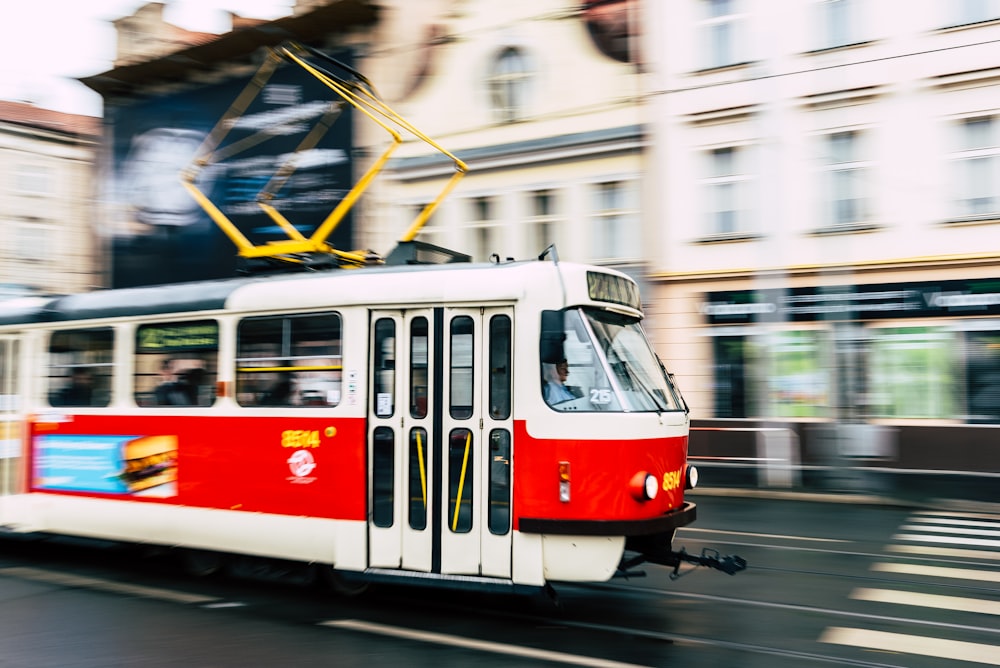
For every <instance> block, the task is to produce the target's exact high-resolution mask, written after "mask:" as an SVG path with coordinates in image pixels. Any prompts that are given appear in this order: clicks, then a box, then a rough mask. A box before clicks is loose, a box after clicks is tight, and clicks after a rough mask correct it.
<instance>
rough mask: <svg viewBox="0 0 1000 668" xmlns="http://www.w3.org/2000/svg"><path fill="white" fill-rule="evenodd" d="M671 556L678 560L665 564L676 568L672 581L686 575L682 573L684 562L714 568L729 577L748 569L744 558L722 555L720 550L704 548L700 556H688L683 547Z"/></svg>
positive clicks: (671, 574) (671, 576)
mask: <svg viewBox="0 0 1000 668" xmlns="http://www.w3.org/2000/svg"><path fill="white" fill-rule="evenodd" d="M670 555H671V556H672V557H673V558H674V559H675V560H676V561H675V563H673V564H665V565H667V566H670V565H673V567H674V570H673V572H671V573H670V579H671V580H676V579H677V578H679V577H681V576H682V575H685V573H681V572H680V570H681V564H682V563H684V562H687V563H689V564H694V565H695V566H706V567H708V568H714V569H716V570H719V571H722V572H723V573H726V574H728V575H735V574H737V573H739V572H740V571H745V570H746V568H747V560H746V559H744V558H743V557H741V556H739V555H736V554H731V555H721V554H719V551H718V550H716V549H713V548H711V547H704V548H702V550H701V554H700V555H694V554H688V553H687V551H686V550H685V549H684V548H683V547H682V548H681V549H680V551H679V552H671V553H670ZM688 573H690V571H688Z"/></svg>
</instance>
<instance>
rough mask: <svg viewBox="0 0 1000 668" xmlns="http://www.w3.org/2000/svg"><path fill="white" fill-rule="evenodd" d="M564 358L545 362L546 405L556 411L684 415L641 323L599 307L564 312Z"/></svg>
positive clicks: (543, 385)
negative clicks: (675, 413)
mask: <svg viewBox="0 0 1000 668" xmlns="http://www.w3.org/2000/svg"><path fill="white" fill-rule="evenodd" d="M563 327H564V330H565V332H564V333H565V339H564V340H563V355H562V356H561V357H562V359H560V360H558V361H557V362H543V363H542V391H543V395H544V397H545V401H546V402H547V403H548V404H549V405H550V406H551V407H552V408H554V409H555V410H557V411H617V412H639V411H656V412H660V411H677V410H683V408H682V405H683V404H682V402H681V400H680V397H679V396H678V393H677V390H676V388H675V387H674V386H673V385H672V384H671V382H670V380H669V379H668V378H667V376H666V374H665V373H664V371H663V367H662V366H661V365H660V362H659V360H658V359H657V358H656V355H655V353H654V352H653V349H652V348H651V347H650V345H649V341H648V340H647V339H646V336H645V334H644V333H643V331H642V327H641V326H640V325H639V321H638V320H637V319H636V318H631V317H628V316H624V315H621V314H618V313H614V312H611V311H604V310H601V309H595V308H574V309H567V310H566V311H564V312H563Z"/></svg>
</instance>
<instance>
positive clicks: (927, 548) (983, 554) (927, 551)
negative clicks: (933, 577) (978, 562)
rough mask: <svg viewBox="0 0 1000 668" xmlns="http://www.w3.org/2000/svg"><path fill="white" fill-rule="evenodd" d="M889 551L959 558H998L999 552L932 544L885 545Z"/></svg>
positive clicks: (999, 556)
mask: <svg viewBox="0 0 1000 668" xmlns="http://www.w3.org/2000/svg"><path fill="white" fill-rule="evenodd" d="M885 549H886V550H888V551H889V552H898V553H900V554H921V555H926V556H929V557H955V558H960V559H991V560H1000V552H989V551H987V550H963V549H961V548H957V547H934V546H932V545H887V546H886V548H885Z"/></svg>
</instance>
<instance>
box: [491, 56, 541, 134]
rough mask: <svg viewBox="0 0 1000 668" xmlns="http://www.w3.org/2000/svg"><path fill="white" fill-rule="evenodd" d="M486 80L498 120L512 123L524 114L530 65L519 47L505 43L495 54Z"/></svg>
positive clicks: (529, 83) (529, 80) (520, 118)
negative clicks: (504, 47)
mask: <svg viewBox="0 0 1000 668" xmlns="http://www.w3.org/2000/svg"><path fill="white" fill-rule="evenodd" d="M487 83H488V86H489V93H490V103H491V105H492V107H493V113H494V114H495V116H496V119H497V120H498V121H500V122H501V123H512V122H514V121H519V120H522V119H523V118H524V117H525V114H526V111H527V103H528V95H529V92H530V86H531V67H530V64H529V62H528V58H527V57H526V56H525V54H524V53H523V52H522V51H521V50H520V49H515V48H514V47H508V48H506V49H503V50H502V51H501V52H500V53H499V55H497V57H496V60H495V61H494V62H493V67H492V70H491V71H490V76H489V81H488V82H487Z"/></svg>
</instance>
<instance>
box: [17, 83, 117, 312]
mask: <svg viewBox="0 0 1000 668" xmlns="http://www.w3.org/2000/svg"><path fill="white" fill-rule="evenodd" d="M99 134H100V119H97V118H93V117H90V116H79V115H76V114H66V113H62V112H57V111H51V110H49V109H41V108H39V107H35V106H34V105H30V104H26V103H21V102H6V101H2V102H0V156H2V159H0V184H2V185H0V211H2V212H3V213H2V214H0V215H2V217H3V222H4V225H3V226H2V227H0V258H2V259H0V298H3V297H10V296H19V295H21V294H30V293H36V292H37V293H72V292H83V291H86V290H92V289H94V288H97V287H101V286H102V285H103V280H104V277H103V275H102V272H101V269H100V248H99V246H98V244H96V243H95V241H94V240H95V236H96V218H95V203H94V165H95V157H96V152H97V147H98V141H99Z"/></svg>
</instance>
